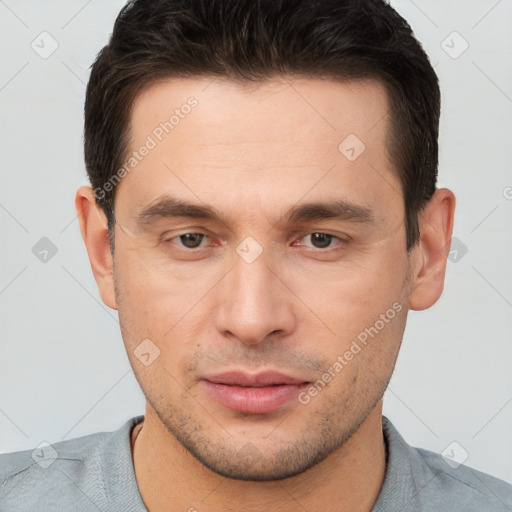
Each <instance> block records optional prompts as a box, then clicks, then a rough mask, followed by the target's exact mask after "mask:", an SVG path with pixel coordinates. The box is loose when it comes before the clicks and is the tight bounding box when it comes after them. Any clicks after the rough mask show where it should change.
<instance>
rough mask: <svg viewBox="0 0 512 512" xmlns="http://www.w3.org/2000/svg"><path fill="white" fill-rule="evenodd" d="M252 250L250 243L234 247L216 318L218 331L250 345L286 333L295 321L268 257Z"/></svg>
mask: <svg viewBox="0 0 512 512" xmlns="http://www.w3.org/2000/svg"><path fill="white" fill-rule="evenodd" d="M244 250H245V252H244ZM254 251H255V247H254V246H252V247H251V241H249V242H248V245H244V243H242V244H240V246H239V247H238V248H237V253H238V254H237V255H235V258H234V266H233V268H232V270H231V272H229V273H228V275H227V276H226V278H227V279H225V281H224V284H223V286H224V290H223V299H224V300H222V303H221V305H220V308H219V310H218V313H217V318H216V323H217V329H218V330H219V331H220V332H223V333H224V334H227V333H231V334H232V335H234V336H235V337H236V338H238V339H240V341H242V342H245V343H252V344H254V343H260V342H261V341H263V340H264V339H265V337H266V336H267V335H269V334H270V333H272V332H274V331H282V332H289V331H290V330H291V329H293V325H294V321H295V319H294V314H293V310H292V304H291V300H290V298H289V297H287V294H286V293H285V292H284V289H283V284H282V283H280V281H279V279H278V277H277V276H276V275H275V273H274V271H273V270H272V269H271V261H270V255H269V254H267V253H266V252H264V251H262V250H260V253H259V254H255V252H254ZM251 253H252V254H251ZM247 255H250V256H251V257H247Z"/></svg>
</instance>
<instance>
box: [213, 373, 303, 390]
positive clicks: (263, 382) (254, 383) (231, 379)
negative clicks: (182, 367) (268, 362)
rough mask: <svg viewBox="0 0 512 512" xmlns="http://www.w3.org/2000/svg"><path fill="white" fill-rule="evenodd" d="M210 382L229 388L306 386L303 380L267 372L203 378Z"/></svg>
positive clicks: (217, 375) (223, 374) (221, 374)
mask: <svg viewBox="0 0 512 512" xmlns="http://www.w3.org/2000/svg"><path fill="white" fill-rule="evenodd" d="M203 378H204V379H205V380H207V381H209V382H213V383H215V384H227V385H228V386H244V387H265V386H276V385H279V384H281V385H284V384H304V383H305V382H306V381H305V380H303V379H296V378H295V377H290V376H289V375H285V374H283V373H280V372H276V371H265V372H260V373H247V372H241V371H232V372H226V373H218V374H216V375H210V376H207V377H203Z"/></svg>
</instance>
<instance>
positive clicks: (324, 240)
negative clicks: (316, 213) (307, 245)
mask: <svg viewBox="0 0 512 512" xmlns="http://www.w3.org/2000/svg"><path fill="white" fill-rule="evenodd" d="M311 241H312V242H313V245H314V246H315V247H317V248H319V249H323V248H324V247H328V246H329V244H330V243H331V241H332V235H327V234H326V233H313V234H312V235H311Z"/></svg>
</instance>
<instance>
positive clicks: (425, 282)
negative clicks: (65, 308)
mask: <svg viewBox="0 0 512 512" xmlns="http://www.w3.org/2000/svg"><path fill="white" fill-rule="evenodd" d="M454 212H455V196H454V194H453V192H451V191H450V190H448V189H439V190H437V191H436V192H435V194H434V195H433V196H432V198H431V199H430V201H429V202H428V204H427V205H426V207H425V208H424V210H423V211H422V212H421V214H420V216H419V226H420V240H419V243H418V245H417V246H416V247H415V248H414V249H413V254H412V255H411V260H412V262H413V263H412V271H413V275H412V279H411V293H410V296H409V308H410V309H412V310H417V311H419V310H423V309H427V308H429V307H431V306H433V305H434V304H435V303H436V302H437V301H438V300H439V297H440V296H441V293H442V292H443V288H444V277H445V272H446V262H447V258H448V254H449V251H450V243H451V237H452V231H453V219H454Z"/></svg>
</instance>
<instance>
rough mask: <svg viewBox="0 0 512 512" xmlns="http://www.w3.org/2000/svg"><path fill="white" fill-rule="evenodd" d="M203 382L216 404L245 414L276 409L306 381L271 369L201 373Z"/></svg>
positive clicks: (262, 412) (291, 396)
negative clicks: (256, 371) (204, 375)
mask: <svg viewBox="0 0 512 512" xmlns="http://www.w3.org/2000/svg"><path fill="white" fill-rule="evenodd" d="M203 383H204V385H205V387H206V390H207V391H208V392H209V394H210V395H212V396H213V398H215V399H216V400H217V401H218V402H219V403H220V404H222V405H224V406H225V407H228V408H229V409H232V410H234V411H238V412H244V413H249V414H265V413H269V412H272V411H276V410H277V409H279V408H281V407H282V406H284V405H285V404H286V403H288V402H289V401H290V400H293V399H294V398H296V397H297V396H298V394H299V393H300V391H301V390H302V389H303V388H304V387H306V386H307V385H308V384H309V382H306V381H304V380H301V379H297V378H295V377H290V376H288V375H285V374H282V373H279V372H275V371H266V372H261V373H257V374H250V373H244V372H226V373H221V374H217V375H210V376H207V377H204V378H203Z"/></svg>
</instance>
